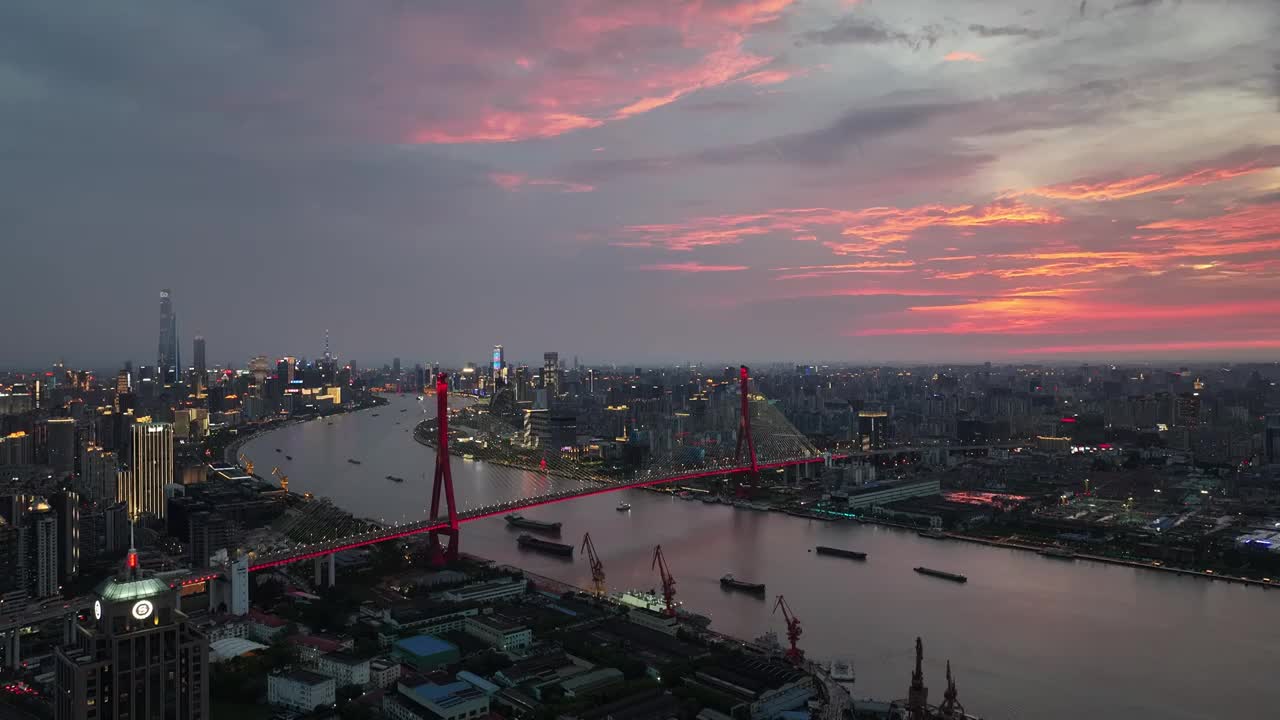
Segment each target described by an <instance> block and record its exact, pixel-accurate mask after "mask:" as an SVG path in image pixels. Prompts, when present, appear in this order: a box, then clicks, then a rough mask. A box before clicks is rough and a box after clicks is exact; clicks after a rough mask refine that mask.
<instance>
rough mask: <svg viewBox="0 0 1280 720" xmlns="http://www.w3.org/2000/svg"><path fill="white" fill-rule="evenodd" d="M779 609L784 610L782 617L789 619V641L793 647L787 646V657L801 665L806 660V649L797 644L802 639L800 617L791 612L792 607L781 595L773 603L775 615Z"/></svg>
mask: <svg viewBox="0 0 1280 720" xmlns="http://www.w3.org/2000/svg"><path fill="white" fill-rule="evenodd" d="M779 609H781V610H782V619H783V620H786V621H787V642H789V643H791V647H789V648H787V652H786V657H787V659H788V660H790V661H791V662H793V663H795V664H796V665H799V664H800V663H802V662H804V651H803V650H801V649H800V648H799V647H797V646H796V643H797V642H799V641H800V632H801V630H800V618H798V617H796V616H795V615H793V614H792V613H791V608H789V607H787V601H786V599H784V598H783V597H782V596H781V595H779V596H778V602H776V603H774V605H773V612H774V614H775V615H776V614H777V613H778V610H779Z"/></svg>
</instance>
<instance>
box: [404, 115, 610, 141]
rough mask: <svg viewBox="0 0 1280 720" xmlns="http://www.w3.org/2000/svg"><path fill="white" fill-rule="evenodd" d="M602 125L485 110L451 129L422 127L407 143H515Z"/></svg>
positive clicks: (589, 120)
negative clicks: (478, 115) (476, 116)
mask: <svg viewBox="0 0 1280 720" xmlns="http://www.w3.org/2000/svg"><path fill="white" fill-rule="evenodd" d="M603 124H604V121H603V120H596V119H594V118H589V117H586V116H583V115H575V114H572V113H555V112H527V113H517V112H505V111H498V110H487V111H482V112H481V114H480V117H478V118H474V119H471V120H464V121H459V122H457V123H456V124H455V126H453V127H433V128H423V129H421V130H418V131H416V132H414V133H413V135H412V136H411V138H410V140H411V141H412V142H413V143H415V144H419V145H426V144H437V143H439V144H449V143H497V142H515V141H517V140H530V139H534V138H549V137H555V136H556V135H563V134H565V133H567V132H571V131H573V130H582V129H584V128H593V127H600V126H601V125H603Z"/></svg>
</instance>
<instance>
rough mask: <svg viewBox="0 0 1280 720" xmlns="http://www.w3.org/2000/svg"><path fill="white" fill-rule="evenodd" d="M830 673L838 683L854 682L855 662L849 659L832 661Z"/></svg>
mask: <svg viewBox="0 0 1280 720" xmlns="http://www.w3.org/2000/svg"><path fill="white" fill-rule="evenodd" d="M830 673H831V679H832V680H835V681H836V682H838V683H848V684H850V685H852V684H853V681H854V674H853V663H851V662H849V661H848V660H836V661H835V662H833V663H831V668H830Z"/></svg>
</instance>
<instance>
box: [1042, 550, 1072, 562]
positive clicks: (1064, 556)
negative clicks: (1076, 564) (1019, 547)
mask: <svg viewBox="0 0 1280 720" xmlns="http://www.w3.org/2000/svg"><path fill="white" fill-rule="evenodd" d="M1040 554H1041V555H1043V556H1045V557H1051V558H1059V559H1061V560H1075V559H1076V553H1075V551H1074V550H1067V549H1066V548H1056V547H1055V548H1045V549H1043V550H1041V551H1040Z"/></svg>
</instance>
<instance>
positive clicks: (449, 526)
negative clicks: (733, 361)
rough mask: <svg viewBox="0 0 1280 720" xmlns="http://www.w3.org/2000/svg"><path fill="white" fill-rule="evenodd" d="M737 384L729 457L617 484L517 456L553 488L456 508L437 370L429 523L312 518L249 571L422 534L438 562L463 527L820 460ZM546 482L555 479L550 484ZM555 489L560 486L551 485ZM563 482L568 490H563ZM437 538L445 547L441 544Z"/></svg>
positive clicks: (742, 382)
mask: <svg viewBox="0 0 1280 720" xmlns="http://www.w3.org/2000/svg"><path fill="white" fill-rule="evenodd" d="M736 384H737V385H738V395H739V402H738V403H736V404H737V405H738V412H737V413H734V414H735V415H736V418H733V421H734V422H735V424H736V426H737V427H736V430H735V431H733V433H732V434H733V435H735V436H736V438H735V440H736V442H735V446H736V449H735V452H734V454H733V455H732V456H728V455H717V454H714V453H712V454H711V456H709V457H708V456H706V455H703V456H702V457H701V458H699V459H698V460H696V461H690V460H688V459H685V458H684V456H683V455H681V453H679V452H675V451H674V450H673V452H671V453H670V454H669V455H662V456H661V457H659V458H657V459H655V460H652V461H651V462H650V463H649V464H648V465H647V466H646V467H645V469H644V470H643V471H642V472H639V473H634V474H632V475H631V476H630V477H628V478H627V479H617V478H612V477H609V476H608V475H602V474H599V473H595V472H592V471H590V470H589V469H585V468H584V467H583V466H582V465H581V464H580V463H578V462H576V461H574V460H569V459H562V458H559V457H558V456H557V455H553V456H552V459H551V461H550V462H548V460H547V458H546V457H545V456H544V457H543V459H542V460H541V461H540V463H539V464H538V465H535V466H533V467H536V468H537V469H536V470H535V469H533V468H531V467H529V458H528V457H527V456H523V457H521V458H520V460H521V462H513V463H512V465H513V466H512V467H505V468H503V469H504V470H506V471H508V473H510V474H518V475H519V476H521V480H520V482H521V483H522V486H523V485H526V484H527V482H528V478H529V477H530V476H531V475H533V476H539V475H540V476H541V477H542V478H545V479H546V480H548V482H547V483H546V484H547V485H551V486H552V488H551V489H548V490H547V491H545V492H538V493H537V494H532V495H528V496H524V497H518V498H515V499H512V500H509V501H506V502H500V503H496V504H489V505H483V506H479V507H474V508H467V509H461V510H460V509H459V508H458V504H457V501H456V498H455V496H454V487H453V480H452V475H451V466H450V452H449V448H450V441H451V438H452V437H453V435H451V433H450V429H449V422H450V420H449V418H450V417H451V415H457V414H458V413H457V412H456V411H455V412H452V413H451V411H450V410H449V408H448V384H447V376H446V375H445V374H444V373H441V374H440V376H438V377H437V379H436V400H437V414H436V420H435V422H434V425H435V427H434V433H433V435H434V436H435V440H434V443H433V444H434V445H435V450H436V453H435V455H436V465H435V475H434V478H433V484H432V493H431V506H430V508H431V509H430V513H429V514H428V516H427V518H426V519H423V520H418V521H415V522H409V523H397V524H393V525H391V526H378V525H374V524H372V523H360V522H356V521H352V522H351V523H349V524H343V523H337V524H334V523H332V522H331V518H326V519H325V520H321V521H317V520H315V519H311V520H310V522H311V523H312V525H315V524H316V523H317V522H320V523H322V524H326V525H327V526H326V527H322V528H320V530H321V532H322V536H321V537H318V538H317V537H315V535H316V534H317V533H316V532H315V530H316V528H314V527H311V528H304V529H305V530H306V532H304V533H298V532H297V531H298V530H299V529H300V528H298V527H292V528H290V529H291V530H292V531H294V534H295V535H296V534H304V535H308V536H310V537H309V539H310V541H309V542H297V543H294V544H290V545H289V546H287V547H275V548H263V549H261V550H259V551H257V552H252V553H250V556H249V570H250V571H256V570H263V569H266V568H271V567H277V566H281V565H287V564H289V563H294V562H298V561H302V560H309V559H315V558H321V557H324V556H326V555H332V554H334V553H338V552H342V551H344V550H351V549H354V548H360V547H366V546H369V545H374V544H377V543H381V542H387V541H391V540H398V539H402V538H406V537H411V536H415V535H421V534H424V533H425V534H427V535H428V536H429V537H430V539H431V547H432V548H433V556H434V558H435V559H436V560H437V561H445V560H449V559H455V558H456V557H457V555H458V538H459V527H460V526H461V525H462V524H463V523H467V522H472V521H475V520H483V519H486V518H492V517H495V516H499V515H505V514H507V513H511V512H514V511H518V510H524V509H529V508H534V507H539V506H542V505H550V504H554V503H559V502H566V501H569V500H574V499H577V498H581V497H588V496H591V495H600V494H603V493H609V492H617V491H619V490H628V489H635V488H645V487H652V486H655V485H665V484H671V483H679V482H686V481H690V480H697V479H701V478H711V477H733V478H736V479H738V480H739V482H740V485H739V487H744V488H749V487H750V486H751V485H752V484H754V483H755V482H757V480H758V478H759V473H760V472H761V471H768V470H776V469H782V468H787V467H792V466H798V465H808V464H813V463H820V462H824V461H825V460H826V457H824V456H823V455H822V454H821V453H820V452H819V451H818V450H817V449H816V448H814V446H813V445H812V444H811V443H809V442H808V440H806V439H805V438H804V436H803V435H802V434H801V433H800V432H799V431H797V430H796V429H795V428H794V427H792V426H791V424H790V423H789V422H787V421H786V420H785V418H783V417H782V414H781V412H780V411H778V410H777V408H774V407H773V406H772V405H770V404H769V403H768V402H767V401H766V400H765V399H764V398H763V397H761V396H759V395H752V394H751V393H750V392H749V388H748V384H749V375H748V370H747V368H746V367H745V366H744V367H742V368H741V369H740V371H739V377H738V382H737V383H736ZM483 417H485V416H478V415H472V416H470V417H468V418H467V419H466V420H465V422H467V423H468V424H469V425H485V426H486V433H487V434H488V435H491V436H492V437H494V438H495V439H496V440H497V441H499V442H500V441H501V440H502V439H503V438H502V436H503V435H507V436H508V437H507V438H506V439H507V440H510V439H511V436H514V434H515V433H516V431H515V429H514V428H513V427H510V426H507V427H505V428H504V427H502V426H501V425H498V426H497V429H496V430H494V429H492V426H489V425H487V423H488V422H489V421H487V420H486V421H484V422H479V420H481V419H482V418H483ZM469 429H471V431H472V432H474V431H475V430H474V428H469ZM455 434H456V433H455ZM711 434H712V435H714V434H715V433H714V432H713V433H711ZM722 434H723V433H722ZM468 439H470V438H468ZM680 449H681V450H685V451H687V450H690V449H692V450H695V451H696V452H697V453H699V454H701V453H703V452H704V451H705V448H680ZM552 479H554V482H551V480H552ZM556 484H559V485H561V487H559V488H556V487H555V485H556ZM564 485H568V486H567V487H564ZM300 522H307V519H306V518H305V517H304V518H303V519H302V520H301V521H300ZM442 539H443V540H445V541H446V542H442Z"/></svg>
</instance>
